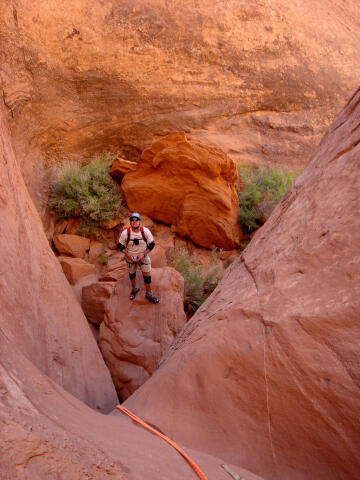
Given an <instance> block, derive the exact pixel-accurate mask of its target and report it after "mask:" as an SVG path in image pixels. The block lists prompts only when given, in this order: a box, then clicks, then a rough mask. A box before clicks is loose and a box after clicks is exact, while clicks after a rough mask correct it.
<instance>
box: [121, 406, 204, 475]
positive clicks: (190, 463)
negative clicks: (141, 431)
mask: <svg viewBox="0 0 360 480" xmlns="http://www.w3.org/2000/svg"><path fill="white" fill-rule="evenodd" d="M116 408H118V409H119V410H121V411H122V412H123V413H125V414H126V415H128V416H129V417H130V418H132V419H133V420H134V421H135V422H137V423H140V425H142V426H143V427H145V428H146V429H147V430H150V432H152V433H155V435H158V436H159V437H161V438H162V439H163V440H165V442H167V443H169V444H170V445H171V446H172V447H174V448H175V450H177V451H178V452H179V453H180V455H182V456H183V457H184V458H185V460H186V461H187V462H188V463H189V465H190V466H191V468H192V469H193V470H194V472H195V473H196V475H197V476H198V477H199V478H200V480H208V479H207V477H206V475H205V473H204V472H203V471H202V470H200V468H199V467H198V466H197V465H196V463H195V462H194V461H193V460H191V458H190V457H189V456H188V455H186V453H185V452H184V450H182V449H181V448H180V447H179V446H178V445H177V444H176V443H175V442H174V441H173V440H171V438H169V437H167V436H166V435H164V434H163V433H160V432H158V431H157V430H156V429H155V428H153V427H151V426H150V425H149V424H148V423H146V422H145V421H144V420H141V418H139V417H137V416H136V415H135V414H134V413H132V412H130V410H128V409H127V408H125V407H122V406H121V405H117V406H116Z"/></svg>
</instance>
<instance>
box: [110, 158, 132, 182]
mask: <svg viewBox="0 0 360 480" xmlns="http://www.w3.org/2000/svg"><path fill="white" fill-rule="evenodd" d="M135 169H136V162H130V161H129V160H125V159H124V158H115V160H114V161H113V163H112V164H111V167H110V170H109V173H110V175H111V176H112V177H113V178H115V180H122V178H123V176H124V174H125V173H128V172H131V171H132V170H135Z"/></svg>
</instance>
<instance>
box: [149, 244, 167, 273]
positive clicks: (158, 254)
mask: <svg viewBox="0 0 360 480" xmlns="http://www.w3.org/2000/svg"><path fill="white" fill-rule="evenodd" d="M150 258H151V265H152V267H154V268H162V267H167V266H168V261H167V258H166V249H165V248H163V247H162V246H161V245H155V248H154V249H153V250H152V251H151V252H150Z"/></svg>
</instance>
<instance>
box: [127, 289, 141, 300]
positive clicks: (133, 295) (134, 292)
mask: <svg viewBox="0 0 360 480" xmlns="http://www.w3.org/2000/svg"><path fill="white" fill-rule="evenodd" d="M139 291H140V288H138V287H135V288H133V289H132V290H131V292H130V297H129V298H130V300H134V298H135V297H136V294H137V293H138V292H139Z"/></svg>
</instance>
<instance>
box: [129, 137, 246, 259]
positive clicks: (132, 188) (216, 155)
mask: <svg viewBox="0 0 360 480" xmlns="http://www.w3.org/2000/svg"><path fill="white" fill-rule="evenodd" d="M237 177H238V174H237V169H236V165H235V162H234V161H233V160H231V159H230V158H229V157H228V156H227V155H225V154H224V153H223V152H222V151H221V150H220V149H218V148H215V147H211V146H208V145H205V144H203V143H202V142H199V141H194V140H192V141H190V140H189V139H188V138H187V137H186V135H185V134H184V133H183V132H173V133H171V134H170V135H167V136H166V137H165V138H163V139H161V140H158V141H157V142H155V143H154V144H153V145H152V146H151V148H148V149H147V150H145V151H144V152H143V153H142V155H141V157H140V159H139V162H138V167H137V169H136V170H135V171H133V172H129V173H127V174H126V175H125V176H124V179H123V182H122V189H123V191H124V195H125V198H126V202H127V204H128V206H129V208H130V209H133V210H139V211H140V212H144V213H145V214H146V215H148V216H149V217H152V218H155V219H157V220H161V221H162V222H165V223H168V224H170V225H176V232H177V233H178V234H180V235H182V236H183V237H190V238H191V239H192V240H193V241H194V242H195V243H197V244H198V245H201V246H203V247H209V248H210V247H212V246H214V245H215V246H217V247H221V248H224V249H225V250H230V249H232V248H234V247H236V246H238V245H239V243H240V238H241V230H240V226H239V221H238V217H239V201H238V197H237V194H236V191H235V183H234V182H235V180H236V179H237ZM165 179H166V180H165Z"/></svg>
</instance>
